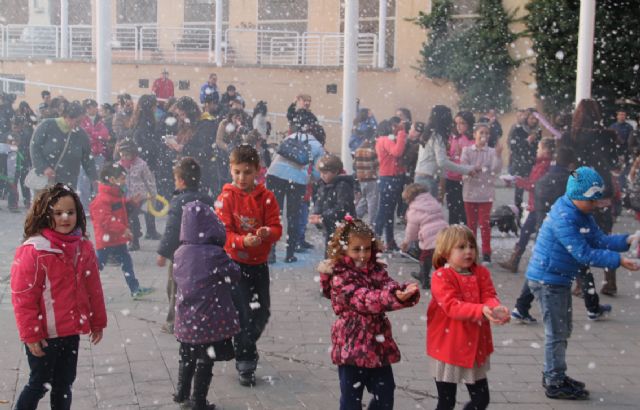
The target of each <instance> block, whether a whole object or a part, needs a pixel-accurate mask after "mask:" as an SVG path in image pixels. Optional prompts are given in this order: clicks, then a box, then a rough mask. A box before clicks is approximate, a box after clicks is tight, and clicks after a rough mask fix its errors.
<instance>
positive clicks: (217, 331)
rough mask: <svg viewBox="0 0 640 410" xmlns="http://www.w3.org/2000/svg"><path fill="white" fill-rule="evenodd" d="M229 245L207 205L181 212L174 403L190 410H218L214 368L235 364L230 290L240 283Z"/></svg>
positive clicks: (235, 318)
mask: <svg viewBox="0 0 640 410" xmlns="http://www.w3.org/2000/svg"><path fill="white" fill-rule="evenodd" d="M225 241H226V233H225V229H224V225H223V224H222V222H220V220H219V219H218V217H217V216H216V214H215V212H214V210H213V209H212V208H211V207H210V206H209V205H207V204H205V203H204V202H200V201H193V202H189V203H188V204H186V205H185V206H184V207H183V212H182V226H181V229H180V242H181V245H180V247H179V248H178V250H177V251H176V253H175V258H174V269H173V276H174V279H175V281H176V285H177V296H176V321H175V329H174V333H175V335H176V338H177V339H178V341H179V342H180V367H179V369H178V385H177V386H176V394H175V395H174V397H173V399H174V401H175V402H176V403H181V404H186V405H187V406H189V405H190V406H191V407H190V408H192V409H198V410H201V409H214V408H215V405H213V404H209V403H207V392H208V391H209V385H210V384H211V379H212V378H213V373H212V370H213V362H214V361H222V360H231V359H233V358H234V350H233V343H232V337H233V336H234V335H235V334H236V333H238V332H239V331H240V324H239V321H238V312H237V311H236V308H235V306H234V304H233V301H232V299H231V286H232V284H234V283H236V282H238V281H239V280H240V268H239V267H238V265H236V263H235V262H233V260H231V258H229V256H228V255H227V254H226V253H225V251H224V249H223V246H224V243H225ZM192 380H193V395H192V396H191V403H188V400H189V394H190V393H191V382H192Z"/></svg>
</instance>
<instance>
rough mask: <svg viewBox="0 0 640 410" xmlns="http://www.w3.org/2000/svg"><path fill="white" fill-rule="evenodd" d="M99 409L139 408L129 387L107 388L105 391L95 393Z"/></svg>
mask: <svg viewBox="0 0 640 410" xmlns="http://www.w3.org/2000/svg"><path fill="white" fill-rule="evenodd" d="M96 396H97V400H98V408H99V409H111V408H120V407H124V408H135V409H137V408H139V405H138V399H137V397H136V395H135V392H134V391H133V388H131V387H129V386H124V387H123V386H119V387H112V388H109V389H108V390H107V391H96Z"/></svg>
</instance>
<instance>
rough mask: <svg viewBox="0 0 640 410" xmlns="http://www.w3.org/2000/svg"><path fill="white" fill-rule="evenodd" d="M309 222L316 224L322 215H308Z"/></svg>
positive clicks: (320, 221) (319, 222)
mask: <svg viewBox="0 0 640 410" xmlns="http://www.w3.org/2000/svg"><path fill="white" fill-rule="evenodd" d="M309 223H310V224H312V225H318V224H321V223H322V216H320V215H318V214H312V215H309Z"/></svg>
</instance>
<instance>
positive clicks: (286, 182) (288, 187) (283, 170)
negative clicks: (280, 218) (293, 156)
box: [267, 125, 324, 263]
mask: <svg viewBox="0 0 640 410" xmlns="http://www.w3.org/2000/svg"><path fill="white" fill-rule="evenodd" d="M293 138H298V139H300V140H302V141H305V142H306V144H307V145H308V150H309V152H310V154H311V155H310V159H311V161H310V163H311V165H312V166H313V169H312V171H311V175H310V174H309V172H308V169H309V164H305V165H301V164H298V163H296V162H294V161H291V160H289V159H287V158H285V157H283V156H282V155H280V154H276V155H275V156H274V158H273V161H272V162H271V165H270V166H269V169H268V170H267V188H268V189H269V190H271V191H273V193H274V195H275V196H276V200H277V201H278V205H279V206H280V215H282V214H283V212H284V204H285V200H286V213H287V214H286V217H287V245H286V252H285V253H286V256H285V259H284V261H285V262H286V263H290V262H295V261H297V260H298V259H297V258H296V257H295V255H294V252H295V248H296V245H297V244H298V239H299V238H298V236H299V234H298V232H299V230H300V229H299V224H300V218H299V216H300V207H301V204H302V201H303V199H304V194H305V190H306V187H307V183H308V182H309V180H310V178H312V177H313V178H314V179H318V178H319V177H320V174H319V172H318V170H317V169H316V165H317V163H318V161H319V160H320V158H321V157H322V156H323V155H324V148H323V147H322V144H321V143H320V142H319V141H318V140H317V139H316V138H315V136H314V135H313V134H311V132H309V127H308V126H306V125H305V126H304V127H301V128H296V132H294V133H293V134H291V135H289V136H287V137H286V138H285V139H293ZM271 249H272V251H271V255H270V256H269V261H270V263H273V262H275V246H273V247H272V248H271Z"/></svg>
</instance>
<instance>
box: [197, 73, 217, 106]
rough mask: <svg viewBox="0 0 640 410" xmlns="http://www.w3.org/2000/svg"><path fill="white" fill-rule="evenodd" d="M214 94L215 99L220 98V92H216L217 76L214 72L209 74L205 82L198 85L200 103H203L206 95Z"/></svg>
mask: <svg viewBox="0 0 640 410" xmlns="http://www.w3.org/2000/svg"><path fill="white" fill-rule="evenodd" d="M213 94H216V95H217V98H216V100H218V101H219V100H220V93H219V92H218V76H217V75H216V73H211V74H209V79H208V80H207V82H206V83H204V84H202V87H200V104H204V102H205V101H204V100H205V97H206V96H207V95H213Z"/></svg>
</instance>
